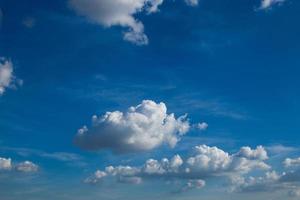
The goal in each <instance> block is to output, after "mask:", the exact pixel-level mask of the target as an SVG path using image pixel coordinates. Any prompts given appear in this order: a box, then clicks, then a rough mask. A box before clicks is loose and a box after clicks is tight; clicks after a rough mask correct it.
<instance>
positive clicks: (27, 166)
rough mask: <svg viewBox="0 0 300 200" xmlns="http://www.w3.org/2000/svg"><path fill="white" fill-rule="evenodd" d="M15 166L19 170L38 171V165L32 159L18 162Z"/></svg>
mask: <svg viewBox="0 0 300 200" xmlns="http://www.w3.org/2000/svg"><path fill="white" fill-rule="evenodd" d="M15 168H16V170H17V171H20V172H36V171H38V166H37V165H36V164H34V163H33V162H30V161H24V162H21V163H18V164H17V165H16V166H15Z"/></svg>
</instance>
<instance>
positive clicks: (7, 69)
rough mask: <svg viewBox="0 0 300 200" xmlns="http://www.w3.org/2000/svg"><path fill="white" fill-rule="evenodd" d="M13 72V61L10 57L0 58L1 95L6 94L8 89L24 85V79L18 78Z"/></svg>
mask: <svg viewBox="0 0 300 200" xmlns="http://www.w3.org/2000/svg"><path fill="white" fill-rule="evenodd" d="M13 72H14V68H13V63H12V62H11V61H10V60H8V59H5V58H0V96H1V95H3V94H4V92H5V91H6V89H8V88H16V86H17V85H22V80H20V79H17V78H16V77H15V76H14V74H13Z"/></svg>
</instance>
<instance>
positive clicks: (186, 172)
mask: <svg viewBox="0 0 300 200" xmlns="http://www.w3.org/2000/svg"><path fill="white" fill-rule="evenodd" d="M244 149H247V150H249V152H248V153H250V155H248V154H244V153H243V152H244ZM267 158H268V156H267V152H266V151H265V150H264V149H263V147H261V146H259V147H257V148H256V149H251V148H249V147H243V148H241V150H240V151H239V152H237V153H235V154H229V153H227V152H225V151H223V150H221V149H219V148H217V147H209V146H206V145H200V146H196V147H195V148H194V155H192V156H190V157H188V158H186V159H185V160H184V159H182V158H181V156H179V155H175V156H174V157H173V158H171V159H170V160H169V159H167V158H163V159H161V160H160V161H159V160H155V159H148V160H147V161H146V162H145V164H144V165H142V166H138V167H133V166H116V167H113V166H108V167H106V168H105V170H103V171H101V170H97V171H96V172H95V173H94V175H92V176H91V177H88V178H87V179H86V180H85V182H86V183H97V182H99V181H102V180H104V179H106V178H115V180H116V181H119V182H120V180H123V181H121V182H127V183H135V184H139V183H141V182H142V180H143V179H147V178H158V179H159V178H164V179H168V178H169V179H170V180H179V181H183V182H185V184H184V185H183V187H182V189H183V190H187V189H190V188H202V187H204V185H205V181H206V179H209V178H212V177H227V178H228V177H231V176H237V175H238V176H242V175H243V174H247V173H249V172H251V171H253V170H269V169H270V166H269V165H267V164H266V163H265V160H266V159H267ZM124 180H127V181H124ZM133 180H134V181H133Z"/></svg>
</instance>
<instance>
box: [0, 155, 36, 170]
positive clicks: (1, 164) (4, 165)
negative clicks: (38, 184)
mask: <svg viewBox="0 0 300 200" xmlns="http://www.w3.org/2000/svg"><path fill="white" fill-rule="evenodd" d="M38 168H39V167H38V165H36V164H34V163H33V162H30V161H24V162H20V163H17V164H15V165H14V164H13V163H12V161H11V159H10V158H1V157H0V171H10V170H15V171H18V172H36V171H38Z"/></svg>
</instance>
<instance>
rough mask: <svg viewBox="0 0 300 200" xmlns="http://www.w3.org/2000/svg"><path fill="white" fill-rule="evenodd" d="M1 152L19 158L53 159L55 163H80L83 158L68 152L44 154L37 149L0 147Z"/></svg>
mask: <svg viewBox="0 0 300 200" xmlns="http://www.w3.org/2000/svg"><path fill="white" fill-rule="evenodd" d="M0 150H1V151H11V152H14V153H16V154H18V155H19V156H22V157H29V156H38V157H42V158H48V159H54V160H57V161H62V162H77V161H82V160H83V158H82V157H81V156H80V155H78V154H74V153H68V152H52V153H49V152H45V151H42V150H37V149H29V148H15V147H1V148H0Z"/></svg>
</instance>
